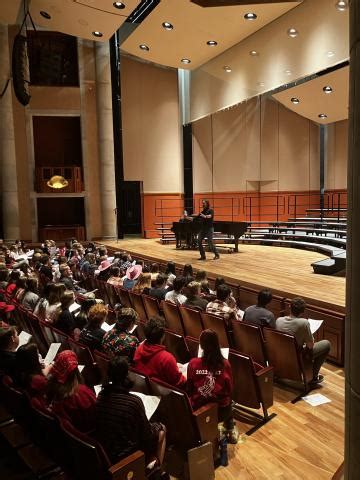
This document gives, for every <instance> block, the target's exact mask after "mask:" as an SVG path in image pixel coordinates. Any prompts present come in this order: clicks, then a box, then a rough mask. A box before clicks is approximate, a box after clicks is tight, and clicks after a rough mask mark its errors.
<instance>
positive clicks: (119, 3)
mask: <svg viewBox="0 0 360 480" xmlns="http://www.w3.org/2000/svg"><path fill="white" fill-rule="evenodd" d="M113 7H115V8H117V9H118V10H122V9H123V8H125V3H123V2H114V3H113Z"/></svg>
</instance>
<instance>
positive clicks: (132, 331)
mask: <svg viewBox="0 0 360 480" xmlns="http://www.w3.org/2000/svg"><path fill="white" fill-rule="evenodd" d="M136 328H137V325H134V326H133V328H132V329H131V330H129V333H134V332H135V330H136Z"/></svg>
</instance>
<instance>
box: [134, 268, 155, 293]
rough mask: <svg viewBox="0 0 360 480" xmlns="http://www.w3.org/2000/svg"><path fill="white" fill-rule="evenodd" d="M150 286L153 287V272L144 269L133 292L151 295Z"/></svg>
mask: <svg viewBox="0 0 360 480" xmlns="http://www.w3.org/2000/svg"><path fill="white" fill-rule="evenodd" d="M150 288H151V273H150V272H144V271H143V272H142V273H140V276H139V279H138V281H137V283H136V285H135V286H134V287H133V288H132V292H134V293H145V295H149V291H150Z"/></svg>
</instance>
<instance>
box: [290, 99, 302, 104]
mask: <svg viewBox="0 0 360 480" xmlns="http://www.w3.org/2000/svg"><path fill="white" fill-rule="evenodd" d="M291 101H292V103H293V104H294V105H298V104H299V103H300V100H299V99H298V98H296V97H293V98H292V99H291Z"/></svg>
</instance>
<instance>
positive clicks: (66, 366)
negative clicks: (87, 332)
mask: <svg viewBox="0 0 360 480" xmlns="http://www.w3.org/2000/svg"><path fill="white" fill-rule="evenodd" d="M46 396H47V401H48V404H49V407H50V409H51V410H52V411H53V412H54V413H55V414H56V415H58V416H59V417H60V418H64V419H66V420H68V421H69V422H71V423H72V424H73V425H74V427H75V428H77V429H78V430H80V431H81V432H90V431H91V430H93V429H94V414H95V402H96V396H95V393H94V392H93V391H92V390H90V388H88V387H87V386H86V385H83V383H82V377H81V375H80V372H79V370H78V359H77V356H76V354H75V353H74V352H72V351H71V350H64V351H63V352H61V353H59V354H58V355H57V357H56V359H55V362H54V365H53V368H52V369H51V375H50V377H49V381H48V384H47V389H46Z"/></svg>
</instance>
